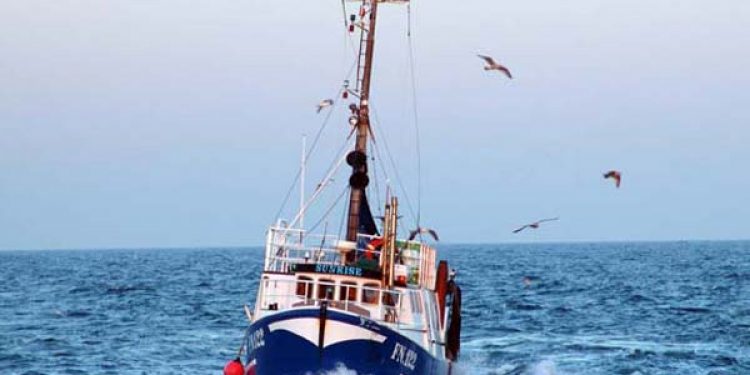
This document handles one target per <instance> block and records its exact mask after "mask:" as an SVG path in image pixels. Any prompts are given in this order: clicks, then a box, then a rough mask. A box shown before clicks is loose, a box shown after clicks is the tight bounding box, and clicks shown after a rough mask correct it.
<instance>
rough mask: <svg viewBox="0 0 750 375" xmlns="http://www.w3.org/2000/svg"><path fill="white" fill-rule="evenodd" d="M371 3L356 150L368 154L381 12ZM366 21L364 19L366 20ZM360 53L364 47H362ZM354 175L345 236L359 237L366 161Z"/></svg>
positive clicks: (375, 1) (365, 26)
mask: <svg viewBox="0 0 750 375" xmlns="http://www.w3.org/2000/svg"><path fill="white" fill-rule="evenodd" d="M368 4H369V9H370V11H369V23H367V24H365V23H364V22H363V23H362V33H364V34H363V35H366V38H367V39H366V41H365V62H364V67H363V74H362V86H361V92H360V97H359V99H360V100H359V116H358V121H357V125H356V126H357V128H356V130H357V141H356V144H355V147H354V150H355V152H359V153H362V154H363V155H367V136H368V132H369V130H370V111H369V100H370V82H371V77H372V60H373V55H374V53H375V24H376V21H377V13H378V0H363V1H362V6H363V7H364V8H365V9H366V8H367V5H368ZM363 21H364V20H363ZM360 53H361V51H360ZM355 176H359V178H360V179H361V180H364V181H361V180H360V181H357V186H352V188H351V192H350V194H349V220H348V225H347V230H346V239H347V240H348V241H356V240H357V231H358V229H359V213H360V205H361V202H362V197H363V195H364V192H365V188H366V187H367V161H366V159H365V162H364V163H362V164H361V165H356V166H353V167H352V179H351V180H350V184H351V185H354V184H352V182H355V181H354V180H355Z"/></svg>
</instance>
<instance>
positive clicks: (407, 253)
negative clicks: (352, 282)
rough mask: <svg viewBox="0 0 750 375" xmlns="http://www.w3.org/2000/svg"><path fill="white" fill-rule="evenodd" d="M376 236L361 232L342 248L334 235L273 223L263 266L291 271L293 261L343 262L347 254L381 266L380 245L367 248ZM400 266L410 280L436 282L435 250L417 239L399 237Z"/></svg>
mask: <svg viewBox="0 0 750 375" xmlns="http://www.w3.org/2000/svg"><path fill="white" fill-rule="evenodd" d="M375 238H376V236H371V235H365V234H359V235H358V236H357V241H356V243H348V244H349V246H352V248H348V249H345V248H342V246H341V245H342V242H345V241H340V239H339V238H338V236H335V235H318V234H309V233H306V232H305V231H303V230H301V229H295V228H287V227H279V226H275V227H271V228H270V229H269V231H268V233H267V237H266V255H265V266H264V270H265V271H267V272H276V273H291V272H292V270H293V268H292V267H293V265H297V264H305V263H315V264H329V265H343V264H344V263H345V258H348V259H355V262H358V263H359V265H362V266H363V267H365V268H370V269H379V267H380V265H381V264H382V262H381V259H380V256H381V251H380V250H379V249H367V247H366V244H368V243H369V242H371V241H372V240H373V239H375ZM397 248H398V256H397V259H398V264H399V265H398V266H397V268H399V267H401V269H402V270H403V272H405V273H406V275H405V276H406V279H407V283H408V284H410V285H420V286H423V287H427V288H432V287H433V286H434V277H435V251H434V249H432V248H431V247H429V246H426V245H424V244H421V243H419V242H415V241H403V240H398V241H397Z"/></svg>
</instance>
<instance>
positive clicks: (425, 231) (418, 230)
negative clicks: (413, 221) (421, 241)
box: [409, 227, 440, 241]
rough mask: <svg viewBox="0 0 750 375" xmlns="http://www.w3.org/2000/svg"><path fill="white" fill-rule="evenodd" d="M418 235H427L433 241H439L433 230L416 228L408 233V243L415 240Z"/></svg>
mask: <svg viewBox="0 0 750 375" xmlns="http://www.w3.org/2000/svg"><path fill="white" fill-rule="evenodd" d="M420 233H429V234H430V236H432V238H434V239H435V241H440V238H439V237H438V234H437V232H435V230H434V229H430V228H422V227H417V229H414V230H413V231H411V232H409V241H412V240H413V239H415V238H417V235H418V234H420Z"/></svg>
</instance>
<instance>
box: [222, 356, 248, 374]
mask: <svg viewBox="0 0 750 375" xmlns="http://www.w3.org/2000/svg"><path fill="white" fill-rule="evenodd" d="M244 373H245V368H244V367H242V362H241V361H240V358H239V357H238V358H235V359H233V360H231V361H229V362H227V365H226V366H224V375H244Z"/></svg>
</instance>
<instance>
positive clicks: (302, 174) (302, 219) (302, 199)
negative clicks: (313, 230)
mask: <svg viewBox="0 0 750 375" xmlns="http://www.w3.org/2000/svg"><path fill="white" fill-rule="evenodd" d="M306 154H307V135H305V134H302V160H301V161H300V180H299V229H301V230H300V235H299V236H300V242H302V237H303V236H304V230H305V211H304V209H305V164H307V156H306Z"/></svg>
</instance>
